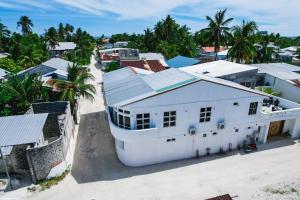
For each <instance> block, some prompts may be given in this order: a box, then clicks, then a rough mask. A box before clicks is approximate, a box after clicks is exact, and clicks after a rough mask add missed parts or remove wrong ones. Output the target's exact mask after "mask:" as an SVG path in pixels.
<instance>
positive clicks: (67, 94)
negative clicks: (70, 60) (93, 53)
mask: <svg viewBox="0 0 300 200" xmlns="http://www.w3.org/2000/svg"><path fill="white" fill-rule="evenodd" d="M93 79H94V76H93V75H92V74H91V73H90V71H89V68H88V67H85V66H81V65H78V64H76V63H74V64H73V65H71V66H68V77H67V80H66V81H64V80H57V79H55V80H53V81H52V83H50V85H52V86H53V89H54V90H56V91H58V92H60V93H61V95H60V99H61V100H65V101H70V103H71V105H72V106H73V107H74V105H75V104H76V99H77V97H78V96H82V97H84V98H86V99H88V100H91V101H93V100H94V96H93V95H94V94H95V93H96V89H95V87H94V85H92V84H90V83H87V81H89V80H93Z"/></svg>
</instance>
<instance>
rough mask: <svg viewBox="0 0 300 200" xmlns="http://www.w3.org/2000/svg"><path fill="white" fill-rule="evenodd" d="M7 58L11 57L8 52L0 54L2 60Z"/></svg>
mask: <svg viewBox="0 0 300 200" xmlns="http://www.w3.org/2000/svg"><path fill="white" fill-rule="evenodd" d="M7 56H9V53H6V52H2V53H0V58H6V57H7Z"/></svg>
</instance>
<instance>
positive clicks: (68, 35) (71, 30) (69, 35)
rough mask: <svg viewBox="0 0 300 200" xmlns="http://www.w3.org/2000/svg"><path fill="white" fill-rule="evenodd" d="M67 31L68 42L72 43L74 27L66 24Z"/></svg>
mask: <svg viewBox="0 0 300 200" xmlns="http://www.w3.org/2000/svg"><path fill="white" fill-rule="evenodd" d="M65 31H66V41H67V42H71V40H72V35H71V34H72V33H73V31H74V27H73V26H72V25H70V24H66V26H65Z"/></svg>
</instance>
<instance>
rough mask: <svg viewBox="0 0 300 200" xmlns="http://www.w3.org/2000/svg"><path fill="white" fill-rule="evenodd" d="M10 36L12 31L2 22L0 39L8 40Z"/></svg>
mask: <svg viewBox="0 0 300 200" xmlns="http://www.w3.org/2000/svg"><path fill="white" fill-rule="evenodd" d="M9 35H10V31H9V30H8V29H7V26H5V25H4V24H3V23H2V22H1V21H0V38H7V37H9Z"/></svg>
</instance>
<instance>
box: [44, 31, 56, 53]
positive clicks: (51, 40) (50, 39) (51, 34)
mask: <svg viewBox="0 0 300 200" xmlns="http://www.w3.org/2000/svg"><path fill="white" fill-rule="evenodd" d="M58 38H59V34H58V33H57V31H56V29H55V28H54V27H50V28H49V29H48V31H47V32H46V33H45V42H46V43H47V45H48V46H49V47H50V49H55V47H56V45H58V40H59V39H58Z"/></svg>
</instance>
